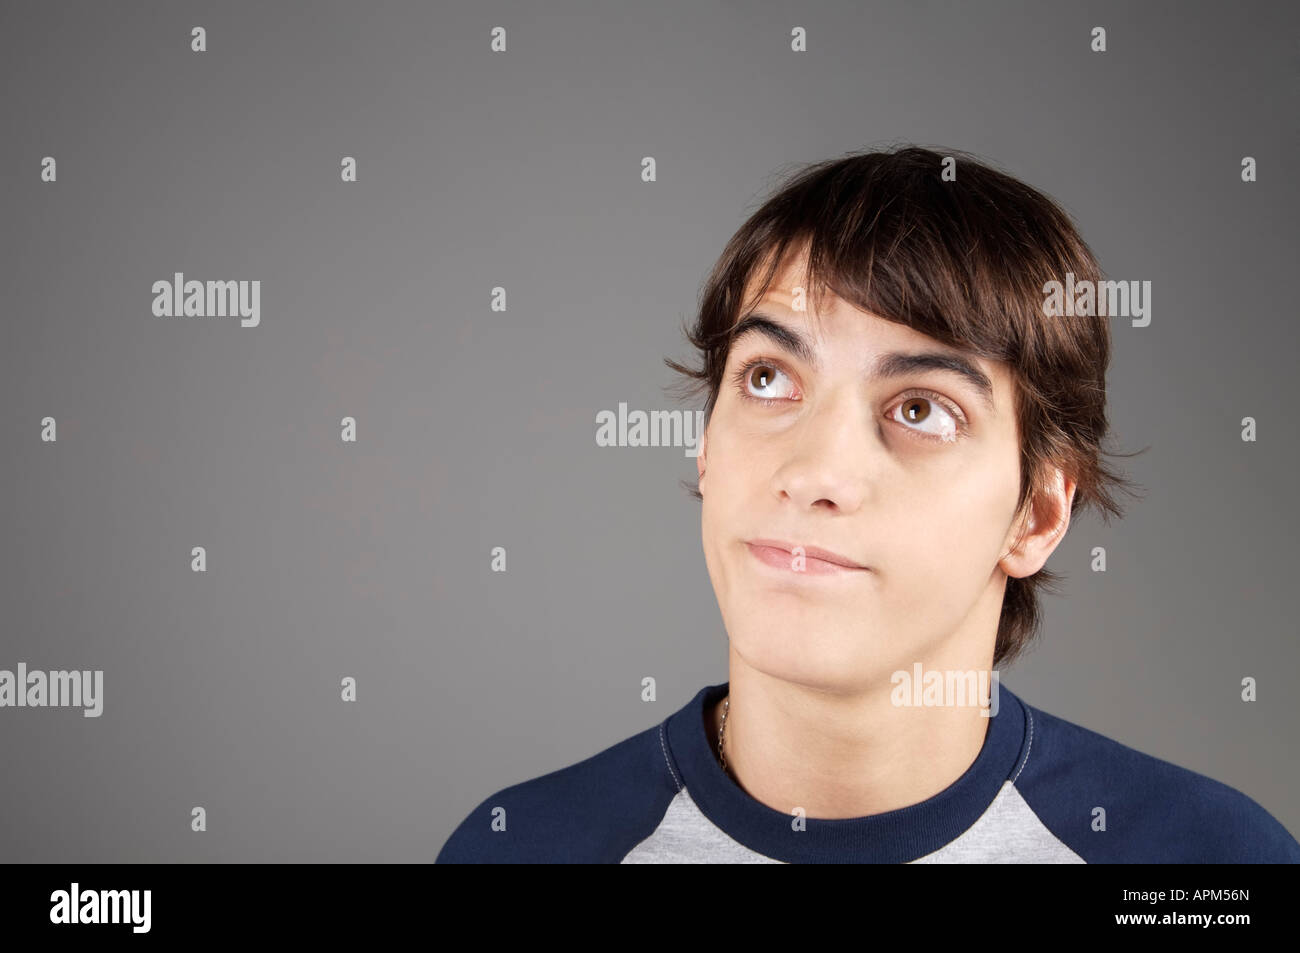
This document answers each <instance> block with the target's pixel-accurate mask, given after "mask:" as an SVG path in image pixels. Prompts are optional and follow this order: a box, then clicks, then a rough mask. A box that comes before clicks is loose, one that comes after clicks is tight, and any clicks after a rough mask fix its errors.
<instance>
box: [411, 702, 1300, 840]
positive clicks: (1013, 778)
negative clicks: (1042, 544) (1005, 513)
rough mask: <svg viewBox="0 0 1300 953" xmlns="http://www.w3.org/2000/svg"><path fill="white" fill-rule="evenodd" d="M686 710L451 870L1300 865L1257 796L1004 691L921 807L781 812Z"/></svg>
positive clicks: (508, 793) (533, 800) (500, 814)
mask: <svg viewBox="0 0 1300 953" xmlns="http://www.w3.org/2000/svg"><path fill="white" fill-rule="evenodd" d="M726 692H727V683H723V684H720V685H711V686H706V687H705V688H703V689H701V690H700V691H699V693H698V694H696V696H695V697H694V698H692V699H691V701H690V702H688V703H687V704H686V705H685V706H683V707H682V708H681V709H679V710H678V711H676V712H675V713H674V714H672V715H670V716H669V717H668V718H666V719H665V720H664V721H663V722H662V723H660V724H658V725H656V726H655V727H653V728H647V729H646V730H645V731H642V732H640V733H639V734H636V735H633V736H632V737H630V738H627V739H625V740H623V741H621V742H619V743H617V744H615V745H613V746H611V747H609V748H606V749H605V750H603V751H601V752H599V753H598V754H595V755H592V756H591V757H589V758H587V759H586V760H584V761H580V762H578V763H576V764H573V765H570V766H568V767H566V768H562V769H560V770H558V771H554V772H551V773H550V774H546V775H543V776H541V777H538V778H534V779H532V780H529V781H524V782H522V783H520V784H515V785H513V786H511V787H508V788H505V789H503V790H501V791H498V792H497V793H496V794H493V795H492V796H491V797H489V798H487V799H486V800H484V801H483V802H482V803H481V804H479V805H478V806H477V807H476V808H474V810H473V811H471V812H470V814H469V816H468V817H466V818H465V820H464V821H462V822H461V824H460V825H459V826H458V827H457V828H456V830H455V831H454V832H453V833H452V835H451V837H450V838H449V839H448V840H447V842H446V844H445V845H444V846H443V848H442V851H441V852H440V853H439V855H438V858H437V862H438V863H625V864H645V863H782V862H784V863H1074V864H1078V863H1089V864H1096V863H1241V862H1244V863H1250V862H1255V863H1259V862H1265V863H1300V843H1297V842H1296V839H1295V838H1294V837H1292V836H1291V834H1290V833H1288V832H1287V830H1286V828H1284V827H1283V826H1282V825H1281V824H1280V823H1279V822H1278V821H1277V820H1276V819H1275V818H1273V817H1272V816H1271V815H1270V814H1269V813H1268V812H1267V811H1265V810H1264V809H1263V808H1262V807H1261V806H1260V805H1259V804H1257V803H1256V802H1255V801H1253V800H1251V799H1250V798H1249V797H1247V796H1246V795H1245V794H1242V793H1241V792H1240V791H1237V790H1235V789H1233V788H1231V787H1228V786H1227V785H1225V784H1222V783H1220V782H1218V781H1215V780H1213V779H1211V778H1208V777H1206V776H1204V775H1201V774H1197V773H1195V772H1193V771H1189V770H1187V769H1185V768H1180V767H1178V766H1176V765H1173V764H1170V763H1169V762H1166V761H1161V760H1159V759H1158V758H1154V757H1152V756H1150V755H1146V754H1142V753H1141V752H1138V751H1135V750H1134V749H1132V748H1129V747H1126V746H1125V745H1122V744H1120V743H1119V742H1117V741H1114V740H1112V739H1110V738H1106V737H1104V736H1102V735H1099V734H1097V733H1096V732H1093V731H1089V730H1088V729H1086V728H1082V727H1080V726H1078V725H1075V724H1072V723H1070V722H1068V721H1064V720H1062V719H1060V718H1056V717H1054V716H1052V715H1049V714H1047V713H1045V712H1043V711H1041V710H1039V709H1037V708H1034V707H1032V706H1030V705H1028V704H1026V703H1025V702H1023V701H1022V700H1021V699H1020V698H1018V697H1017V696H1016V695H1015V694H1013V693H1012V692H1011V691H1010V690H1008V689H1007V688H1006V686H1005V685H1003V686H1000V687H999V692H998V701H999V704H998V707H997V710H996V711H997V713H996V714H994V715H992V716H991V717H990V718H989V725H988V729H987V731H986V732H985V737H984V744H983V746H982V747H981V749H980V752H979V755H978V756H977V757H976V759H975V761H974V763H972V764H971V766H970V767H969V768H968V769H967V770H966V772H965V773H964V774H962V776H961V777H959V778H958V779H957V780H956V781H954V782H953V783H952V784H951V785H949V786H948V787H947V788H945V789H944V790H942V791H940V792H939V793H938V794H936V795H934V796H933V797H931V798H928V799H927V800H924V801H922V802H920V803H919V804H913V805H911V806H909V807H904V808H900V809H898V810H894V811H888V812H885V813H882V814H873V815H870V816H866V817H855V818H838V819H818V818H807V817H800V816H799V814H798V812H796V811H795V810H794V809H793V808H792V810H791V813H788V814H787V813H783V812H781V811H778V810H776V809H774V808H772V807H769V806H767V805H766V804H763V803H762V802H760V801H758V800H756V799H755V798H753V797H751V796H750V795H749V794H747V793H746V792H745V790H744V789H743V788H741V787H740V786H739V785H738V784H736V783H735V781H733V780H732V779H731V777H730V776H729V775H728V774H726V773H725V772H724V771H723V770H722V767H721V766H720V765H719V764H718V760H717V757H716V755H715V752H714V748H713V745H712V743H711V739H710V738H709V737H708V732H707V728H706V723H705V712H706V711H707V710H708V709H709V708H710V706H712V705H713V704H714V703H715V702H717V701H719V700H720V699H721V698H722V697H723V695H724V694H726Z"/></svg>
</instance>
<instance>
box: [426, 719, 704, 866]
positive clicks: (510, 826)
mask: <svg viewBox="0 0 1300 953" xmlns="http://www.w3.org/2000/svg"><path fill="white" fill-rule="evenodd" d="M663 735H664V726H663V724H662V723H661V724H659V725H656V726H655V727H653V728H647V729H646V730H645V731H642V732H639V733H637V734H635V735H633V736H631V737H630V738H626V739H624V740H623V741H620V742H618V743H617V744H614V745H611V746H610V747H608V748H605V749H604V750H603V751H600V752H598V753H597V754H594V755H592V756H591V757H589V758H586V759H585V760H583V761H579V762H577V763H576V764H571V765H569V766H568V767H565V768H561V769H560V770H558V771H552V772H551V773H549V774H544V775H542V776H541V777H536V778H533V779H531V780H528V781H523V782H520V783H519V784H514V785H511V786H510V787H507V788H503V789H502V790H500V791H497V792H496V793H495V794H493V795H491V796H490V797H488V798H485V799H484V800H483V801H481V802H480V803H479V805H478V806H477V807H475V808H474V809H473V810H472V811H470V813H469V815H468V816H467V817H466V818H465V819H464V820H463V821H461V823H460V824H459V825H458V826H457V827H456V829H455V830H454V831H453V832H452V835H451V837H450V838H449V839H448V840H447V842H446V844H444V845H443V848H442V850H441V852H440V853H439V854H438V858H437V861H436V862H437V863H440V864H444V863H618V862H619V861H620V860H622V858H623V856H624V855H626V854H627V852H628V851H630V850H631V849H632V848H633V847H635V846H636V845H637V844H638V843H639V842H640V841H642V840H643V839H645V838H646V837H647V836H649V834H650V832H651V831H652V830H654V827H655V825H656V824H657V823H658V822H659V820H660V819H661V818H662V817H663V815H664V812H665V811H667V809H668V805H669V803H670V802H671V801H672V799H673V797H675V796H676V794H677V792H678V789H679V788H680V787H681V785H680V783H678V779H677V778H676V776H675V773H674V771H673V768H672V767H671V764H670V762H669V761H668V753H667V749H666V742H665V739H664V736H663Z"/></svg>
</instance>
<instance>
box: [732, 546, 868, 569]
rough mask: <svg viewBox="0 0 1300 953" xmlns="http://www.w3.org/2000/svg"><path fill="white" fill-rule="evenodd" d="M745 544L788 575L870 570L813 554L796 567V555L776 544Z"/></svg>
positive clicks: (758, 556) (757, 557)
mask: <svg viewBox="0 0 1300 953" xmlns="http://www.w3.org/2000/svg"><path fill="white" fill-rule="evenodd" d="M745 546H746V547H747V548H748V549H749V551H750V552H751V553H753V554H754V558H756V559H757V560H758V561H759V562H761V563H764V564H765V565H768V566H771V567H772V568H773V569H782V570H784V571H785V574H786V575H788V576H857V575H861V574H862V573H866V572H870V570H869V569H859V568H854V567H852V566H841V565H840V564H839V563H829V562H827V561H826V560H824V559H814V558H813V557H812V556H804V557H803V564H802V567H801V568H799V569H796V568H795V566H794V560H795V557H794V555H793V554H791V553H788V552H786V551H785V550H784V549H778V548H777V547H775V546H757V545H755V544H754V543H746V544H745Z"/></svg>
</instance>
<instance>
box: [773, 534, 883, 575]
mask: <svg viewBox="0 0 1300 953" xmlns="http://www.w3.org/2000/svg"><path fill="white" fill-rule="evenodd" d="M748 542H749V543H750V545H752V546H772V547H775V548H776V549H784V550H785V551H786V552H787V553H791V554H793V553H794V551H795V548H796V547H800V548H802V549H803V554H804V555H805V556H808V557H810V558H812V559H820V560H822V561H824V562H828V563H835V564H836V565H837V566H846V567H848V568H849V569H867V568H869V567H867V566H864V565H862V563H860V562H857V561H856V560H853V559H850V558H849V557H848V556H843V555H841V554H839V553H837V552H835V551H834V550H830V549H823V548H822V547H820V546H810V545H808V544H807V543H791V542H789V541H787V540H784V539H751V540H749V541H748Z"/></svg>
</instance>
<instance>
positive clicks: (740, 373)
mask: <svg viewBox="0 0 1300 953" xmlns="http://www.w3.org/2000/svg"><path fill="white" fill-rule="evenodd" d="M756 367H771V368H773V369H775V370H778V371H780V372H781V373H782V374H784V375H785V376H786V377H789V376H790V373H789V371H787V370H786V369H785V368H784V367H783V366H782V364H781V362H780V361H775V360H772V359H771V358H767V357H756V358H754V359H753V360H751V361H747V362H745V363H744V364H742V365H741V366H740V368H739V369H738V370H737V371H736V372H735V373H734V374H732V375H731V383H732V386H733V387H734V388H735V389H736V392H737V393H738V394H740V396H741V397H743V398H744V399H745V400H752V401H753V402H754V403H756V404H762V405H763V406H770V405H772V404H778V403H781V402H782V401H783V400H784V399H785V398H781V397H755V396H754V395H753V394H751V393H750V392H749V389H748V388H747V387H746V386H745V385H746V384H747V383H748V381H749V372H750V371H752V370H753V369H754V368H756ZM910 397H924V398H925V399H926V400H932V401H934V402H935V403H936V404H938V405H939V406H940V407H942V408H943V409H944V410H946V411H947V412H948V413H949V414H951V415H952V418H953V420H955V421H956V422H957V436H958V437H964V436H965V435H966V434H967V432H968V430H969V423H968V421H967V420H966V415H965V414H963V413H962V412H961V408H960V407H958V406H957V405H956V404H954V403H953V402H952V401H950V400H948V399H947V398H946V397H944V396H943V395H942V394H937V393H935V392H934V391H932V390H926V389H925V388H923V387H914V388H912V389H911V390H908V391H906V392H905V393H903V394H900V395H899V398H898V400H899V401H905V400H907V399H908V398H910ZM889 406H890V407H891V408H892V407H896V406H898V405H897V403H894V404H890V405H889ZM890 420H891V421H893V422H894V423H898V421H896V420H893V418H892V417H891V418H890ZM903 429H904V430H905V431H906V432H907V433H909V434H911V435H912V436H914V437H916V438H917V439H919V440H928V441H930V442H931V443H943V442H944V441H943V438H942V437H940V436H936V435H935V434H929V433H924V432H922V431H920V430H916V429H915V428H912V427H909V426H907V425H906V424H904V425H903Z"/></svg>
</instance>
